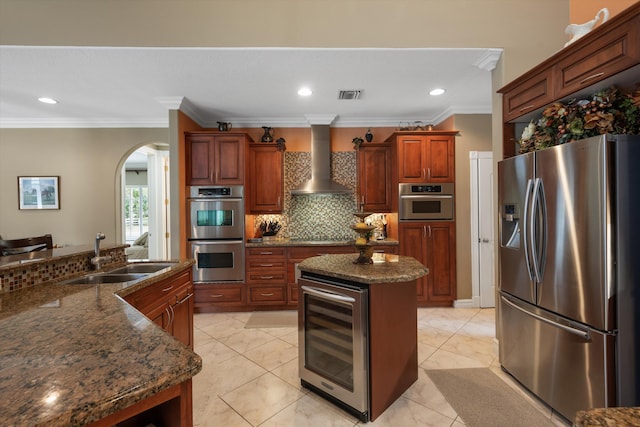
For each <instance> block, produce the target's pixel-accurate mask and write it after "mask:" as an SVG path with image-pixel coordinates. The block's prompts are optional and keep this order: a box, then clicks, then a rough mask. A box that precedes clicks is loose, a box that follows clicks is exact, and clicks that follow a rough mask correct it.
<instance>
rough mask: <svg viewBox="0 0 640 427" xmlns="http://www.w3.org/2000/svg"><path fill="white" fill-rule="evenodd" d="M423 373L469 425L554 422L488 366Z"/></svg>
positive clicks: (493, 426)
mask: <svg viewBox="0 0 640 427" xmlns="http://www.w3.org/2000/svg"><path fill="white" fill-rule="evenodd" d="M426 372H427V375H428V376H429V378H431V380H432V381H433V382H434V383H435V385H436V387H437V388H438V390H440V392H441V393H442V394H443V395H444V397H445V398H446V399H447V402H449V404H450V405H451V407H453V409H454V410H455V411H456V412H457V413H458V415H459V416H460V417H462V420H463V421H464V422H465V423H466V424H467V425H468V426H470V427H485V426H486V427H502V426H504V427H512V426H527V427H538V426H539V427H549V426H553V425H554V424H553V422H552V421H551V420H550V419H548V418H546V417H545V416H544V415H543V414H542V413H540V412H539V411H538V410H537V409H535V408H534V407H533V406H531V404H530V403H529V402H527V401H526V400H525V398H524V397H522V396H520V395H519V394H518V392H517V391H515V390H513V389H512V388H511V387H509V386H508V385H507V384H505V382H504V381H502V380H501V379H500V378H498V376H496V375H495V374H494V373H493V372H491V370H490V369H488V368H474V369H432V370H427V371H426Z"/></svg>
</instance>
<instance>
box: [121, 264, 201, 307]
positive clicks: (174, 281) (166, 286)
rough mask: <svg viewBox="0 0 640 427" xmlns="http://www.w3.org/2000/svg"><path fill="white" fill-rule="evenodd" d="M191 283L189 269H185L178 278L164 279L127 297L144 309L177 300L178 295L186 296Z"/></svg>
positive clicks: (135, 305)
mask: <svg viewBox="0 0 640 427" xmlns="http://www.w3.org/2000/svg"><path fill="white" fill-rule="evenodd" d="M190 283H191V282H190V280H189V271H185V272H183V273H181V274H180V275H179V276H177V277H176V278H171V279H169V280H163V281H161V282H158V283H155V284H153V285H149V286H147V287H146V288H144V289H140V290H139V291H136V292H134V293H132V294H131V295H127V296H126V297H125V299H126V300H127V301H128V302H129V303H131V304H132V305H133V306H134V307H136V308H137V309H138V310H141V311H144V310H145V308H146V307H149V306H150V305H153V304H157V303H159V302H175V301H176V299H175V298H176V297H177V296H180V297H181V298H182V297H184V296H185V295H186V294H187V293H188V290H189V284H190Z"/></svg>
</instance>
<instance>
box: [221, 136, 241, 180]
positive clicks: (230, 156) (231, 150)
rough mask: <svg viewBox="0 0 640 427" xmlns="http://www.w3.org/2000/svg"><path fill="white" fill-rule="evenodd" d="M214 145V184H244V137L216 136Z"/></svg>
mask: <svg viewBox="0 0 640 427" xmlns="http://www.w3.org/2000/svg"><path fill="white" fill-rule="evenodd" d="M215 144H216V148H215V150H216V155H215V157H216V158H215V163H214V164H215V170H214V181H215V183H216V184H219V185H238V184H244V153H245V151H244V145H245V137H244V135H238V134H236V135H216V136H215Z"/></svg>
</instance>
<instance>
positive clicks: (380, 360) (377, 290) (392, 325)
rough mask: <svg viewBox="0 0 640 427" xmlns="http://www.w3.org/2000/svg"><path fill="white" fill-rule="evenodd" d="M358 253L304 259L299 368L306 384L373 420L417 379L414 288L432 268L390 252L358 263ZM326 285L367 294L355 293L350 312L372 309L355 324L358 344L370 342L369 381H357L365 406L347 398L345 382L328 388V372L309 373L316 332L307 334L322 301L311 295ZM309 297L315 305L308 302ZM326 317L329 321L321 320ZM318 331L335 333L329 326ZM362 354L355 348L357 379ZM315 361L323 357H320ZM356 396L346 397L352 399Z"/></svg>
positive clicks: (367, 356) (367, 354)
mask: <svg viewBox="0 0 640 427" xmlns="http://www.w3.org/2000/svg"><path fill="white" fill-rule="evenodd" d="M357 258H358V255H356V254H336V255H321V256H316V257H311V258H307V259H306V260H304V261H302V262H301V263H300V265H299V269H300V270H301V272H302V276H301V279H300V281H299V284H300V287H301V290H300V295H301V298H300V300H299V310H298V325H299V326H298V329H299V334H300V336H299V340H298V341H299V348H300V372H301V378H302V383H303V385H305V386H308V387H309V388H311V389H312V390H313V391H316V392H317V393H318V394H320V395H322V396H324V397H326V398H328V399H329V400H331V401H333V402H334V403H337V404H338V405H339V406H342V407H343V408H344V409H346V410H348V411H350V412H352V413H354V414H355V415H356V416H358V417H359V418H360V419H361V420H365V421H373V420H375V419H376V418H377V417H378V416H379V415H380V414H382V412H383V411H384V410H386V409H387V408H388V407H389V406H390V405H391V404H393V402H395V401H396V400H397V399H398V398H399V397H400V396H401V395H402V393H404V391H405V390H407V388H409V387H410V386H411V384H413V383H414V382H415V381H416V380H417V379H418V337H417V334H418V332H417V327H418V326H417V296H416V291H415V290H416V279H418V278H419V277H422V276H424V275H425V274H428V269H427V268H426V267H425V266H423V265H422V264H421V263H420V262H418V261H417V260H416V259H415V258H412V257H407V256H397V255H389V254H386V255H384V256H383V257H381V259H380V260H379V261H380V262H374V263H372V264H355V263H354V261H355V260H356V259H357ZM327 286H329V287H332V288H333V289H338V290H339V289H350V290H352V291H353V290H358V291H360V293H361V294H362V295H363V296H362V300H361V301H358V298H357V297H356V298H355V302H353V304H352V307H351V308H350V310H349V311H350V312H353V313H354V314H355V313H357V312H365V313H367V314H366V316H365V318H364V319H363V320H362V322H361V323H362V325H357V323H358V320H357V319H355V316H354V318H353V319H352V320H353V327H352V328H351V330H353V337H352V339H353V344H354V349H355V348H357V343H358V341H361V342H364V345H365V347H366V348H365V351H364V353H363V358H364V360H363V363H362V364H363V365H365V366H364V368H365V370H366V372H365V377H366V378H364V381H363V382H366V384H365V385H362V384H359V383H358V381H356V380H354V384H353V388H354V389H358V388H360V389H361V390H362V391H363V393H365V394H367V393H368V398H365V399H364V400H365V406H364V407H354V406H353V405H352V404H350V403H349V402H345V401H344V400H342V399H341V398H340V394H341V392H342V391H341V390H339V388H340V385H339V384H336V383H335V382H331V383H330V384H329V387H326V385H325V384H326V383H327V378H326V377H325V378H318V377H317V376H316V375H315V374H313V373H312V374H311V375H310V376H309V377H305V375H306V371H307V369H306V368H307V365H308V364H310V363H313V362H310V359H308V358H306V357H305V346H307V345H308V343H309V342H312V341H313V340H314V338H313V336H312V335H315V334H316V332H313V333H312V334H311V335H307V334H308V331H309V330H310V328H311V327H313V326H311V325H310V323H309V322H308V316H309V315H308V313H310V312H312V311H313V310H314V307H313V306H317V305H318V304H317V303H316V302H312V300H316V301H317V300H318V297H317V296H315V297H314V296H313V295H312V294H315V295H320V294H319V293H318V292H316V290H318V289H320V288H322V287H325V289H326V287H327ZM305 287H306V288H307V289H309V288H311V290H310V291H309V292H310V294H308V293H307V291H305ZM307 300H308V301H309V303H310V304H311V306H307ZM321 304H322V303H321ZM328 304H331V303H328ZM336 304H339V303H336ZM320 310H324V309H320ZM337 310H339V309H337ZM320 316H322V315H320ZM338 316H341V315H338ZM321 322H322V323H325V322H324V321H322V320H321ZM315 329H317V327H316V328H315ZM339 329H341V327H339ZM359 330H362V333H363V334H364V335H365V336H364V339H362V338H363V337H359V336H358V333H359ZM318 333H319V334H320V335H322V334H327V333H328V334H330V335H332V334H333V333H332V330H331V329H330V328H329V329H325V330H324V331H320V332H318ZM316 351H317V350H316ZM330 357H331V356H329V358H330ZM357 358H358V356H357V355H356V354H355V350H354V353H353V360H354V362H353V371H354V372H353V375H354V378H355V377H356V376H357V372H358V371H359V370H360V367H359V366H358V365H359V363H358V362H357V361H356V360H357ZM316 360H318V358H317V356H316ZM367 367H368V369H367ZM314 369H315V367H313V366H311V370H312V371H313V370H314ZM316 371H317V370H316ZM306 378H309V379H310V381H307V379H306ZM325 387H326V388H325ZM347 388H349V387H347ZM348 394H349V393H347V395H348ZM351 394H353V393H351ZM352 397H353V396H347V400H348V399H350V398H352ZM360 398H361V396H358V397H357V399H360ZM357 399H356V400H357ZM343 403H344V405H343Z"/></svg>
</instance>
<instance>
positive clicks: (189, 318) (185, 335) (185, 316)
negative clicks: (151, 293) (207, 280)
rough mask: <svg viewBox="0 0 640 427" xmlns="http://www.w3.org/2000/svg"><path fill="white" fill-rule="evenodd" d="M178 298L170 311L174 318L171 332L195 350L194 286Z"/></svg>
mask: <svg viewBox="0 0 640 427" xmlns="http://www.w3.org/2000/svg"><path fill="white" fill-rule="evenodd" d="M177 298H178V300H177V301H176V302H175V303H174V304H173V305H172V306H171V309H170V310H171V315H172V316H173V319H172V325H171V327H172V328H171V331H170V332H171V335H173V336H174V337H175V338H176V339H177V340H178V341H180V342H182V343H183V344H184V345H186V346H188V347H189V348H191V349H192V350H193V301H194V298H193V285H189V286H188V287H187V288H186V289H185V290H184V292H181V293H180V294H179V295H178V296H177Z"/></svg>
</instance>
